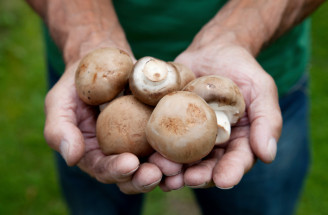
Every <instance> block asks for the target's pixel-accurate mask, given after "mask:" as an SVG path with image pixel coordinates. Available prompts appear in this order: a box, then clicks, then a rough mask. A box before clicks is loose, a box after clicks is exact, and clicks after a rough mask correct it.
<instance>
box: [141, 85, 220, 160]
mask: <svg viewBox="0 0 328 215" xmlns="http://www.w3.org/2000/svg"><path fill="white" fill-rule="evenodd" d="M216 135H217V124H216V117H215V113H214V111H213V110H212V109H211V108H210V107H209V105H208V104H206V102H205V101H204V100H203V99H202V98H201V97H199V96H198V95H196V94H195V93H191V92H185V91H176V92H173V93H170V94H168V95H166V96H164V97H163V98H162V99H161V100H160V101H159V103H158V104H157V106H156V107H155V109H154V111H153V113H152V114H151V117H150V119H149V121H148V123H147V126H146V137H147V140H148V142H149V143H150V145H151V146H152V147H153V148H154V149H155V150H156V151H158V152H159V153H160V154H162V155H163V156H164V157H166V158H167V159H169V160H171V161H174V162H177V163H192V162H195V161H198V160H200V159H202V158H203V157H205V156H206V155H208V154H209V153H210V152H211V150H212V149H213V147H214V144H215V139H216Z"/></svg>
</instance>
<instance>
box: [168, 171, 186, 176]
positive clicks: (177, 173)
mask: <svg viewBox="0 0 328 215" xmlns="http://www.w3.org/2000/svg"><path fill="white" fill-rule="evenodd" d="M181 172H182V170H180V171H179V172H176V173H173V174H167V175H165V176H167V177H170V176H176V175H179V174H180V173H181Z"/></svg>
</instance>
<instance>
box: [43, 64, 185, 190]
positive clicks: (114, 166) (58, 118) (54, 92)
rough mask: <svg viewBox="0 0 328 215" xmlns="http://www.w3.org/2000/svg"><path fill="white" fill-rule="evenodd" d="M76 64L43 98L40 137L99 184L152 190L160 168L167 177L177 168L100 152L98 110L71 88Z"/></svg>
mask: <svg viewBox="0 0 328 215" xmlns="http://www.w3.org/2000/svg"><path fill="white" fill-rule="evenodd" d="M77 65H78V61H77V62H76V63H74V64H71V65H69V66H68V67H67V69H66V71H65V73H64V74H63V76H62V77H61V78H60V80H59V81H58V82H57V83H56V85H55V86H54V87H53V88H52V89H51V90H50V91H49V93H48V94H47V96H46V101H45V112H46V123H45V128H44V135H45V138H46V141H47V143H48V144H49V146H50V147H51V148H53V149H54V150H56V151H58V152H60V154H61V155H62V156H63V158H64V159H65V161H66V163H67V164H68V165H69V166H73V165H76V164H77V166H79V167H80V169H82V170H83V171H85V172H86V173H88V174H89V175H90V176H92V177H94V178H96V179H97V180H98V181H100V182H102V183H108V184H112V183H116V184H117V185H118V186H119V188H120V189H121V191H122V192H124V193H126V194H134V193H144V192H149V191H151V190H152V189H154V188H155V187H156V186H157V185H158V184H159V183H160V181H161V179H162V175H163V174H162V171H161V169H163V170H164V172H166V174H170V175H172V174H176V173H175V172H180V169H181V165H179V164H174V163H172V162H164V166H163V165H159V167H158V166H157V165H155V164H152V163H148V162H145V163H140V161H139V159H138V158H137V157H136V156H135V155H133V154H131V153H122V154H118V155H110V156H105V155H104V154H103V153H102V152H101V150H100V148H99V145H98V142H97V138H96V119H97V114H98V111H97V110H96V108H94V107H91V106H89V105H86V104H84V103H83V102H82V101H81V100H80V98H79V97H78V95H77V92H76V89H75V84H74V76H75V70H76V68H77ZM159 163H161V162H159ZM162 163H163V162H162ZM170 165H171V166H170ZM166 167H169V168H166ZM171 167H172V168H171ZM167 169H168V170H167Z"/></svg>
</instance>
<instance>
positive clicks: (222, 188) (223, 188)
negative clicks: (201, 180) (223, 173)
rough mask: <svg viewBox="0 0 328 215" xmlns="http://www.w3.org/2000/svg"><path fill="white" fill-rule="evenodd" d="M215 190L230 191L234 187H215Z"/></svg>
mask: <svg viewBox="0 0 328 215" xmlns="http://www.w3.org/2000/svg"><path fill="white" fill-rule="evenodd" d="M216 187H217V188H219V189H221V190H230V189H232V188H233V187H234V186H231V187H219V186H216Z"/></svg>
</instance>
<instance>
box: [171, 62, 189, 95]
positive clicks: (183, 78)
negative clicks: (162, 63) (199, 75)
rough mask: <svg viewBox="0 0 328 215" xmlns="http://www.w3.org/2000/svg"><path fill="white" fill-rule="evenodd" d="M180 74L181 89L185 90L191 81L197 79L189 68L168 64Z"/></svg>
mask: <svg viewBox="0 0 328 215" xmlns="http://www.w3.org/2000/svg"><path fill="white" fill-rule="evenodd" d="M168 63H169V64H171V65H172V66H174V67H175V69H176V70H177V71H178V72H179V76H180V89H179V90H181V89H182V88H184V87H185V86H186V85H187V84H188V83H189V82H190V81H192V80H194V79H196V76H195V73H193V72H192V71H191V70H190V69H189V68H188V67H187V66H185V65H183V64H181V63H177V62H168Z"/></svg>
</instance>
